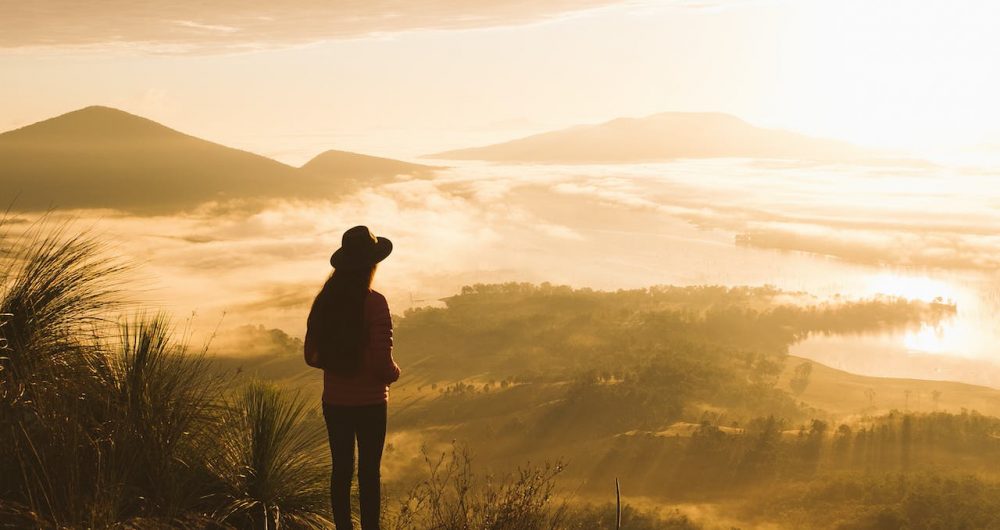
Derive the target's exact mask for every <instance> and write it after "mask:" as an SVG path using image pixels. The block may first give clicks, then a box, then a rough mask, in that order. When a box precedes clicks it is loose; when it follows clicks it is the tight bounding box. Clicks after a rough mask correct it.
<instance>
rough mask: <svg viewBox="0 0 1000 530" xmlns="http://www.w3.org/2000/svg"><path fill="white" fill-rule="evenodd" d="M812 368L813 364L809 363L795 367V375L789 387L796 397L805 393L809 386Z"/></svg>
mask: <svg viewBox="0 0 1000 530" xmlns="http://www.w3.org/2000/svg"><path fill="white" fill-rule="evenodd" d="M812 368H813V366H812V363H811V362H809V361H806V362H804V363H802V364H800V365H798V366H796V367H795V373H794V375H792V379H791V381H789V382H788V385H789V386H790V387H791V388H792V392H793V393H794V394H795V395H796V396H798V395H800V394H802V393H803V392H805V390H806V388H807V387H808V386H809V376H810V375H812Z"/></svg>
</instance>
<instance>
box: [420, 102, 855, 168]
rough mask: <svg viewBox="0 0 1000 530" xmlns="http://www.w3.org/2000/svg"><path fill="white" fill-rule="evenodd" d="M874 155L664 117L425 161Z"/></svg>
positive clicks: (718, 120)
mask: <svg viewBox="0 0 1000 530" xmlns="http://www.w3.org/2000/svg"><path fill="white" fill-rule="evenodd" d="M874 155H875V153H874V152H873V151H869V150H866V149H862V148H859V147H856V146H853V145H851V144H848V143H845V142H839V141H834V140H827V139H821V138H813V137H809V136H805V135H801V134H797V133H793V132H789V131H782V130H776V129H764V128H760V127H755V126H753V125H751V124H749V123H747V122H745V121H743V120H741V119H739V118H737V117H735V116H732V115H729V114H723V113H718V112H664V113H660V114H655V115H652V116H648V117H645V118H618V119H615V120H611V121H608V122H605V123H600V124H597V125H578V126H575V127H570V128H568V129H562V130H557V131H551V132H546V133H541V134H536V135H532V136H528V137H525V138H519V139H516V140H511V141H509V142H503V143H498V144H493V145H487V146H483V147H474V148H469V149H457V150H453V151H445V152H441V153H435V154H431V155H427V156H426V157H425V158H441V159H454V160H470V159H472V160H490V161H496V162H537V163H566V164H579V163H639V162H654V161H664V160H674V159H679V158H720V157H740V158H791V159H810V160H843V159H858V158H870V157H873V156H874Z"/></svg>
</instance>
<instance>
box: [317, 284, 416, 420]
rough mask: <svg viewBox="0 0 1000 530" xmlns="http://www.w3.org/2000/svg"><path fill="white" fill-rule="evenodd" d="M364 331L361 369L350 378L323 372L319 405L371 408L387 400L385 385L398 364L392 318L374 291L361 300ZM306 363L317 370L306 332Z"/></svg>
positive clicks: (395, 374)
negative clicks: (364, 340) (365, 331)
mask: <svg viewBox="0 0 1000 530" xmlns="http://www.w3.org/2000/svg"><path fill="white" fill-rule="evenodd" d="M364 321H365V329H366V330H367V331H368V340H367V343H366V345H365V349H364V351H363V352H362V356H361V368H360V369H359V370H358V373H356V374H354V375H353V376H351V377H344V376H340V375H337V374H334V373H333V372H331V371H329V370H324V371H323V403H327V404H330V405H375V404H378V403H386V402H387V401H388V400H389V385H390V384H391V383H394V382H396V380H397V379H399V365H397V364H396V361H394V360H393V358H392V317H391V316H390V315H389V304H388V302H386V300H385V297H384V296H382V294H381V293H379V292H377V291H370V292H369V293H368V298H367V299H366V300H365V313H364ZM304 349H305V359H306V364H308V365H309V366H312V367H317V368H318V367H319V352H318V351H317V350H316V348H315V346H314V344H313V341H312V340H311V338H310V336H309V332H308V331H307V332H306V339H305V348H304Z"/></svg>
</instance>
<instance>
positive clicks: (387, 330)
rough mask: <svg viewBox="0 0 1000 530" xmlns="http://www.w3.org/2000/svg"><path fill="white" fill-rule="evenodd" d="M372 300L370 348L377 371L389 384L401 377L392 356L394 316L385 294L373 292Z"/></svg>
mask: <svg viewBox="0 0 1000 530" xmlns="http://www.w3.org/2000/svg"><path fill="white" fill-rule="evenodd" d="M370 300H371V302H372V303H371V304H369V307H370V312H369V321H368V349H369V353H370V355H372V360H373V361H374V365H375V373H376V374H377V375H378V376H379V377H381V378H382V380H383V381H385V384H387V385H388V384H391V383H395V382H396V381H397V380H398V379H399V365H397V364H396V361H395V360H393V358H392V316H390V315H389V304H388V303H387V302H386V301H385V297H384V296H382V295H381V294H378V293H372V296H371V298H370Z"/></svg>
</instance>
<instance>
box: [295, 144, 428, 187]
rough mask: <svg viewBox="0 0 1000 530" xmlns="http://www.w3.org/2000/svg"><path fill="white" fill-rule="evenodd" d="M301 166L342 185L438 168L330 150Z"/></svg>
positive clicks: (374, 182)
mask: <svg viewBox="0 0 1000 530" xmlns="http://www.w3.org/2000/svg"><path fill="white" fill-rule="evenodd" d="M301 169H302V170H303V171H306V172H309V173H310V174H313V175H316V176H318V177H322V178H324V179H328V180H335V181H337V182H339V183H340V184H342V185H345V186H360V185H364V184H369V185H371V184H377V183H383V182H388V181H391V180H392V179H393V178H395V177H396V176H398V175H410V176H415V177H426V176H430V175H432V174H433V173H434V170H436V169H440V168H439V167H437V166H427V165H423V164H413V163H411V162H403V161H402V160H393V159H391V158H382V157H378V156H370V155H363V154H359V153H351V152H348V151H337V150H335V149H330V150H329V151H324V152H322V153H320V154H318V155H316V156H315V157H314V158H313V159H312V160H310V161H308V162H306V163H305V164H304V165H303V166H302V167H301Z"/></svg>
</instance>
